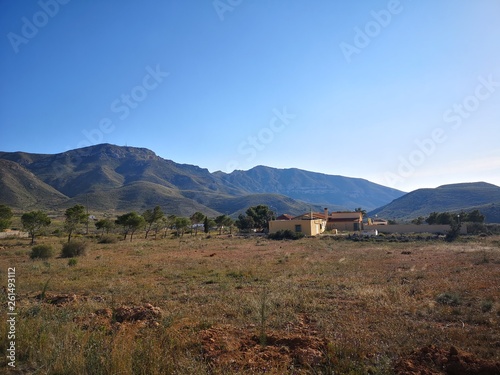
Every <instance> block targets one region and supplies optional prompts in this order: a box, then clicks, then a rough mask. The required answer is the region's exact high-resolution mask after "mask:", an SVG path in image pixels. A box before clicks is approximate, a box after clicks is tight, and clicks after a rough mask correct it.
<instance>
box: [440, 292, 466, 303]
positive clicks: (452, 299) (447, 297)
mask: <svg viewBox="0 0 500 375" xmlns="http://www.w3.org/2000/svg"><path fill="white" fill-rule="evenodd" d="M436 302H437V303H439V304H441V305H448V306H458V305H460V303H461V302H460V297H459V296H458V294H456V293H449V292H446V293H441V294H439V295H438V296H437V297H436Z"/></svg>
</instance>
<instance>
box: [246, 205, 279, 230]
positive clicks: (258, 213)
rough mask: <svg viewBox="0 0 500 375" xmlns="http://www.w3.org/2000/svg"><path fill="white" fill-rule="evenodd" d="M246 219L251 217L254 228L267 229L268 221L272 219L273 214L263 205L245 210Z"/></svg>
mask: <svg viewBox="0 0 500 375" xmlns="http://www.w3.org/2000/svg"><path fill="white" fill-rule="evenodd" d="M246 214H247V216H248V217H251V218H252V220H253V222H254V228H258V229H269V221H270V220H271V219H272V218H273V216H274V214H273V212H272V211H271V209H270V208H269V207H268V206H266V205H264V204H259V205H258V206H252V207H250V208H249V209H247V210H246Z"/></svg>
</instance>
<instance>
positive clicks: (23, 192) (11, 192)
mask: <svg viewBox="0 0 500 375" xmlns="http://www.w3.org/2000/svg"><path fill="white" fill-rule="evenodd" d="M67 201H68V197H66V196H65V195H64V194H61V193H60V192H58V191H57V190H56V189H54V188H53V187H51V186H49V185H47V184H46V183H44V182H43V181H41V180H39V179H38V178H37V177H36V176H35V175H34V174H33V173H31V172H30V171H28V170H27V169H26V168H24V167H22V166H21V165H19V164H17V163H14V162H11V161H8V160H2V159H0V204H7V205H9V206H11V207H14V208H19V209H31V208H37V207H40V206H43V207H46V208H53V207H55V206H58V205H60V204H63V203H65V202H67Z"/></svg>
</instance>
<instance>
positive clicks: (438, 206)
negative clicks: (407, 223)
mask: <svg viewBox="0 0 500 375" xmlns="http://www.w3.org/2000/svg"><path fill="white" fill-rule="evenodd" d="M462 210H463V211H466V212H470V211H473V210H479V211H480V212H481V213H482V214H483V215H484V216H485V221H486V222H489V223H500V187H498V186H496V185H492V184H488V183H486V182H474V183H461V184H452V185H443V186H439V187H437V188H435V189H418V190H415V191H412V192H410V193H408V194H405V195H404V196H402V197H400V198H397V199H395V200H394V201H392V202H391V203H389V204H387V205H384V206H382V207H380V208H378V209H375V210H373V211H371V212H369V215H370V216H372V217H373V216H375V215H377V216H379V217H384V218H388V219H392V218H395V219H398V220H410V219H413V218H416V217H418V216H422V217H427V216H429V214H430V213H431V212H455V213H458V212H460V211H462Z"/></svg>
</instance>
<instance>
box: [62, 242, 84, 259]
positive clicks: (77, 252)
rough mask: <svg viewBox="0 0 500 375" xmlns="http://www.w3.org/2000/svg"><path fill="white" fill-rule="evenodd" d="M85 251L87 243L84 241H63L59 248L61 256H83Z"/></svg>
mask: <svg viewBox="0 0 500 375" xmlns="http://www.w3.org/2000/svg"><path fill="white" fill-rule="evenodd" d="M86 253H87V244H86V243H85V242H75V241H74V242H68V243H65V244H64V245H63V247H62V250H61V257H62V258H73V257H79V256H83V255H85V254H86Z"/></svg>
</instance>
